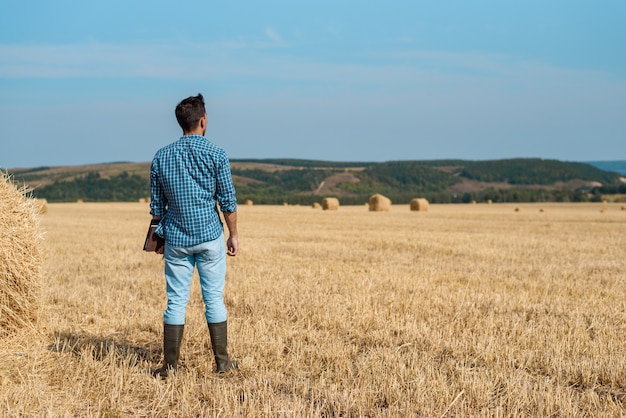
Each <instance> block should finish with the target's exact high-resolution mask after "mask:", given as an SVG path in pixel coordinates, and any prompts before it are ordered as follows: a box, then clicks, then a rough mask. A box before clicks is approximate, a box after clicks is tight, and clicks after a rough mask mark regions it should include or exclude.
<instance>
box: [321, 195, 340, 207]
mask: <svg viewBox="0 0 626 418" xmlns="http://www.w3.org/2000/svg"><path fill="white" fill-rule="evenodd" d="M322 209H324V210H338V209H339V199H337V198H336V197H325V198H324V199H323V200H322Z"/></svg>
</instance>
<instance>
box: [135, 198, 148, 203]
mask: <svg viewBox="0 0 626 418" xmlns="http://www.w3.org/2000/svg"><path fill="white" fill-rule="evenodd" d="M137 201H138V202H139V203H147V202H148V201H147V200H146V198H145V197H142V198H139V199H138V200H137Z"/></svg>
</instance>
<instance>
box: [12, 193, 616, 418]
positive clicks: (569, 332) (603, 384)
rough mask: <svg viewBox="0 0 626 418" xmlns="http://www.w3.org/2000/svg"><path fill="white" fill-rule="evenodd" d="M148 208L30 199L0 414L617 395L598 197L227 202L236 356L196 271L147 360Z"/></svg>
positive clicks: (516, 411) (512, 401) (610, 410)
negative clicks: (213, 325) (21, 311)
mask: <svg viewBox="0 0 626 418" xmlns="http://www.w3.org/2000/svg"><path fill="white" fill-rule="evenodd" d="M516 208H518V209H519V210H518V211H516V210H515V209H516ZM603 208H606V210H603ZM149 218H150V217H149V215H148V207H147V204H141V203H126V204H124V203H117V204H89V203H85V204H50V205H48V213H47V214H45V215H43V217H42V220H41V227H42V230H43V231H46V233H45V239H44V241H43V246H44V252H45V254H46V255H45V259H44V260H43V270H44V274H43V283H42V294H41V298H40V306H41V308H40V312H39V321H38V323H37V324H36V329H33V330H24V331H23V332H20V333H19V334H17V335H14V336H12V337H11V338H10V339H7V340H4V341H0V354H1V355H0V385H1V386H0V415H1V416H50V417H59V416H68V417H78V416H80V417H83V416H86V417H89V416H97V417H127V416H132V417H135V416H136V417H143V416H145V417H162V416H163V417H164V416H169V417H191V416H198V417H200V416H202V417H218V416H219V417H234V416H242V417H254V416H258V417H383V416H384V417H399V416H407V417H417V416H420V417H442V416H449V417H452V416H455V417H466V416H498V417H507V416H511V417H519V416H537V417H547V416H564V417H565V416H567V417H569V416H625V415H626V338H625V333H626V284H625V278H626V263H625V261H626V211H621V210H620V207H619V205H618V204H541V205H539V204H516V205H507V204H500V205H498V204H494V205H486V204H479V205H431V207H430V210H429V212H426V213H418V212H411V211H409V208H408V205H394V206H393V207H392V209H391V211H390V212H383V213H374V212H368V210H367V208H366V207H364V206H358V207H357V206H353V207H345V206H344V207H341V208H340V209H339V210H338V211H336V212H331V211H322V210H320V209H312V208H310V207H304V206H302V207H300V206H243V205H242V206H240V208H239V233H240V246H241V247H240V254H239V255H237V256H236V257H234V258H229V259H228V268H229V270H228V275H227V285H226V291H225V301H226V305H227V307H228V310H229V333H230V352H231V355H232V356H233V357H234V358H235V359H237V360H238V361H239V362H240V364H241V370H240V371H238V372H235V373H228V374H226V375H215V374H214V373H213V372H212V370H213V367H214V365H213V357H212V353H211V350H210V344H209V333H208V329H207V326H206V323H205V322H204V316H203V304H202V300H201V297H200V292H199V285H198V283H197V278H196V280H195V281H194V286H193V287H192V295H191V300H190V303H189V306H188V309H187V323H186V328H185V335H184V341H183V344H182V349H181V360H182V363H183V368H182V369H181V370H180V372H179V373H178V374H177V375H175V376H172V377H170V378H169V379H167V380H161V379H155V378H153V377H152V375H151V371H152V370H153V369H154V368H156V367H158V366H159V365H160V361H161V338H162V312H163V309H164V308H165V285H164V279H163V271H162V270H163V262H162V260H161V258H160V256H157V255H156V254H147V253H143V252H142V251H141V246H142V244H143V239H144V236H145V230H146V228H147V225H148V222H149Z"/></svg>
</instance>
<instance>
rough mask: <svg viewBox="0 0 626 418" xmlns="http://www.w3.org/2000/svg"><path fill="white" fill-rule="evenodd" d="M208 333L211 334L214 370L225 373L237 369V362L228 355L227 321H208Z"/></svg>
mask: <svg viewBox="0 0 626 418" xmlns="http://www.w3.org/2000/svg"><path fill="white" fill-rule="evenodd" d="M209 334H210V335H211V348H213V354H214V355H215V366H216V367H215V371H216V372H217V373H225V372H227V371H229V370H231V369H238V368H239V363H237V362H236V361H232V360H231V359H230V358H229V357H228V350H227V348H226V346H227V345H228V325H227V321H224V322H218V323H213V324H211V323H209Z"/></svg>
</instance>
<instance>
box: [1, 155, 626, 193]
mask: <svg viewBox="0 0 626 418" xmlns="http://www.w3.org/2000/svg"><path fill="white" fill-rule="evenodd" d="M231 170H232V173H233V179H234V182H235V185H236V188H237V196H238V200H239V201H240V202H243V201H246V200H252V201H254V202H255V203H257V204H282V203H291V204H311V203H312V202H315V201H319V200H321V198H322V197H324V196H336V197H339V198H340V199H341V201H342V204H362V203H363V202H365V201H367V199H368V198H369V196H371V195H372V194H374V193H382V194H385V195H387V196H388V197H390V198H391V199H392V200H393V201H394V202H395V203H408V202H409V201H410V200H411V199H412V198H414V197H418V196H421V197H426V198H427V199H429V200H430V201H432V202H439V203H454V202H470V201H485V200H492V201H494V202H499V201H584V200H600V199H601V195H602V194H606V193H626V183H625V182H626V179H624V178H623V177H622V176H621V174H620V173H618V172H614V171H607V170H603V169H601V168H598V167H597V166H594V165H592V164H589V163H577V162H563V161H558V160H544V159H537V158H525V159H507V160H486V161H467V160H428V161H387V162H330V161H315V160H297V159H263V160H254V159H245V160H243V159H242V160H232V161H231ZM149 171H150V163H148V162H145V163H131V162H116V163H105V164H95V165H83V166H63V167H36V168H27V169H23V168H22V169H15V170H9V173H10V174H11V175H12V176H13V177H14V179H15V181H16V182H20V183H24V184H25V185H27V186H28V187H30V188H32V190H33V192H32V193H33V195H34V196H35V197H40V198H45V199H47V200H48V201H51V202H63V201H76V200H78V199H82V200H84V201H136V200H138V199H142V198H147V197H148V196H149Z"/></svg>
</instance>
